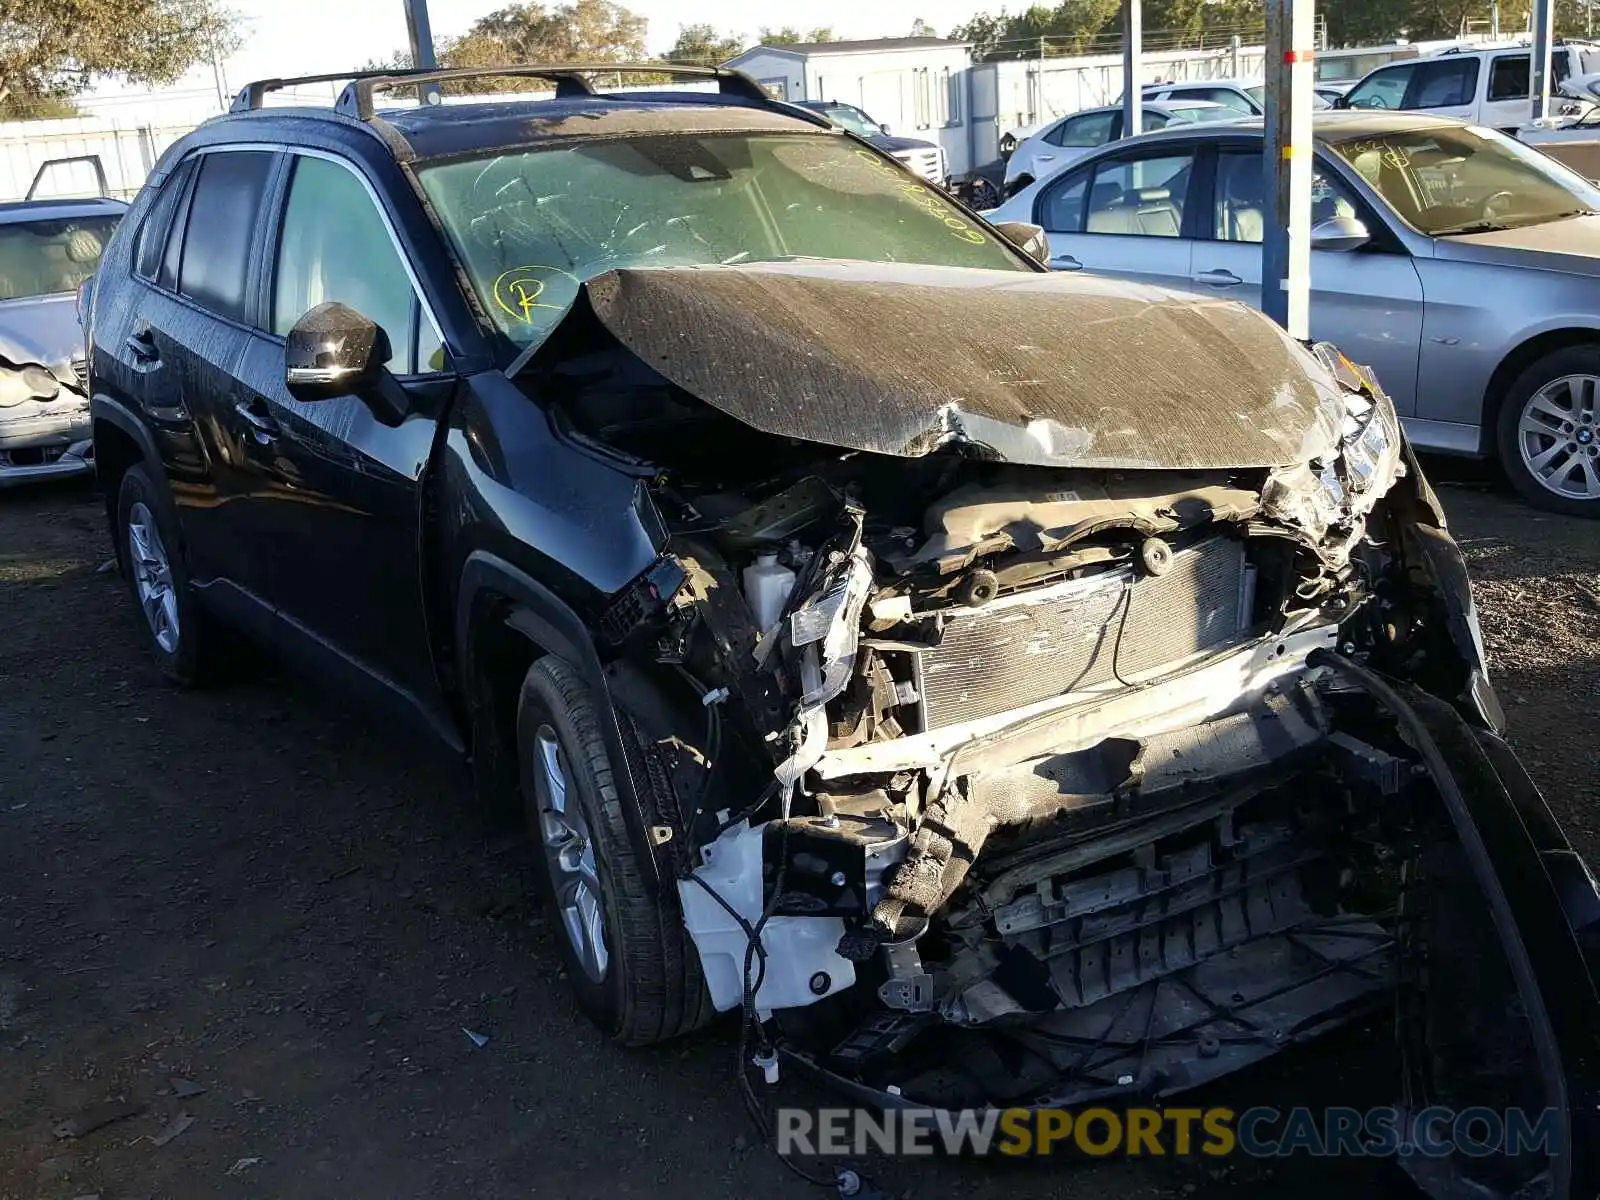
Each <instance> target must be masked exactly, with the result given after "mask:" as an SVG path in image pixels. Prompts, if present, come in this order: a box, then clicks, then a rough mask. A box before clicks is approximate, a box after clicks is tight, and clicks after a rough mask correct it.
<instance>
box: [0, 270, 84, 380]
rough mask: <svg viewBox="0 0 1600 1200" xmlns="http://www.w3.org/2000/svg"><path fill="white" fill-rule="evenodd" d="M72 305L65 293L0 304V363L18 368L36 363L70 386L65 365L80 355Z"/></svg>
mask: <svg viewBox="0 0 1600 1200" xmlns="http://www.w3.org/2000/svg"><path fill="white" fill-rule="evenodd" d="M76 302H77V297H76V296H75V295H74V294H73V293H71V292H65V293H61V294H58V295H51V296H28V297H26V298H24V299H21V300H8V301H6V302H4V303H0V359H3V360H4V361H6V362H9V363H11V364H12V365H13V366H19V367H20V366H24V365H26V364H28V363H38V364H39V365H41V366H44V367H48V368H50V370H51V371H53V372H54V373H55V374H56V375H58V376H59V377H60V378H62V379H63V380H65V381H67V382H71V381H72V378H73V376H72V372H71V368H70V366H69V363H70V361H71V359H72V358H73V357H74V356H75V355H81V354H82V353H83V330H82V329H81V328H79V326H78V312H77V303H76Z"/></svg>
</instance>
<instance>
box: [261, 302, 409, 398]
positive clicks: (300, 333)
mask: <svg viewBox="0 0 1600 1200" xmlns="http://www.w3.org/2000/svg"><path fill="white" fill-rule="evenodd" d="M393 354H394V351H393V350H392V349H391V348H390V345H389V335H388V334H387V333H385V332H384V331H383V327H382V326H380V325H378V324H377V323H376V322H374V321H373V320H372V319H371V318H369V317H366V316H363V315H362V314H361V313H359V312H357V311H356V310H355V309H353V308H351V307H350V306H349V305H348V304H340V303H339V302H338V301H337V300H329V301H327V302H325V303H322V304H319V305H317V306H316V307H315V308H313V309H310V310H308V311H307V312H305V313H304V314H303V315H302V316H301V317H300V319H299V320H298V321H296V322H295V323H294V326H293V328H291V329H290V330H289V336H288V337H287V338H285V339H284V346H283V374H284V385H285V386H286V387H287V388H288V391H289V394H290V395H291V396H293V397H294V398H295V399H296V400H299V401H302V402H304V403H313V402H315V401H318V400H331V399H333V398H334V397H336V396H356V397H358V398H359V399H361V400H362V401H363V402H365V403H366V405H367V406H368V407H369V408H371V409H372V412H373V415H374V416H376V417H377V418H378V419H379V420H380V421H382V422H384V424H386V425H394V424H399V422H400V421H401V420H402V419H403V418H404V417H405V412H406V404H405V393H404V392H403V391H402V390H401V389H400V387H399V385H398V384H396V383H395V381H394V376H392V375H391V374H390V373H389V368H388V367H387V366H386V365H385V364H386V363H387V362H388V361H389V359H390V358H391V357H392V356H393Z"/></svg>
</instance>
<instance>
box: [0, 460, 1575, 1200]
mask: <svg viewBox="0 0 1600 1200" xmlns="http://www.w3.org/2000/svg"><path fill="white" fill-rule="evenodd" d="M1450 470H1451V468H1449V467H1448V465H1446V467H1445V468H1444V471H1443V473H1449V472H1450ZM1458 473H1459V469H1458ZM1442 494H1443V495H1444V497H1445V502H1446V504H1447V505H1448V506H1449V508H1450V512H1451V517H1452V521H1453V525H1454V528H1455V530H1456V533H1457V535H1458V536H1459V537H1460V538H1461V539H1462V542H1463V544H1464V546H1465V547H1466V549H1467V552H1468V554H1469V556H1470V559H1471V561H1472V564H1473V567H1474V569H1475V573H1476V578H1477V580H1478V594H1479V598H1480V602H1481V604H1482V607H1483V610H1484V632H1485V636H1486V638H1487V641H1488V643H1489V647H1490V650H1491V653H1492V656H1493V666H1494V668H1495V671H1496V676H1495V681H1496V684H1497V686H1498V688H1499V691H1500V695H1501V697H1502V699H1503V701H1504V702H1505V705H1506V708H1507V711H1508V713H1509V715H1510V720H1511V724H1512V735H1513V738H1514V740H1515V742H1516V743H1517V745H1518V747H1519V748H1520V750H1521V751H1522V753H1523V754H1524V755H1525V757H1526V761H1527V763H1528V766H1529V768H1530V770H1531V772H1532V773H1533V775H1534V777H1535V779H1536V780H1537V781H1538V782H1539V783H1540V785H1541V786H1542V787H1543V788H1544V790H1545V792H1546V795H1547V796H1548V797H1549V798H1550V801H1551V803H1552V805H1553V806H1554V807H1555V809H1556V811H1557V814H1558V816H1559V817H1560V819H1561V820H1562V821H1563V822H1564V823H1565V825H1566V827H1567V829H1568V831H1569V834H1570V835H1571V837H1572V839H1573V841H1574V842H1575V843H1576V844H1577V845H1578V847H1579V848H1580V850H1582V851H1583V853H1584V854H1585V855H1586V856H1587V857H1589V858H1590V860H1591V861H1595V860H1596V859H1597V858H1600V817H1597V815H1596V813H1597V800H1600V784H1597V782H1596V781H1597V779H1600V771H1597V769H1596V768H1597V767H1600V749H1597V748H1600V704H1597V696H1600V658H1597V657H1596V651H1595V647H1596V646H1597V645H1600V530H1597V529H1596V527H1595V526H1593V525H1588V524H1584V523H1582V522H1577V521H1570V520H1564V519H1561V518H1556V517H1548V516H1543V515H1540V514H1538V513H1535V512H1534V511H1532V510H1530V509H1528V508H1526V507H1524V506H1523V505H1521V504H1520V503H1518V502H1517V501H1515V500H1513V499H1511V498H1509V497H1508V496H1506V495H1505V494H1502V493H1497V492H1494V491H1493V490H1491V489H1490V488H1488V487H1487V486H1486V485H1483V484H1481V483H1474V482H1472V481H1471V480H1470V479H1469V481H1468V483H1467V485H1466V486H1454V487H1446V488H1444V489H1442ZM108 557H109V550H108V545H107V540H106V536H105V532H104V528H103V516H102V513H101V510H100V507H99V502H98V498H97V497H96V496H95V495H94V494H93V493H92V491H90V490H88V489H86V488H51V489H49V490H47V491H42V492H32V493H27V494H16V493H13V494H4V493H0V616H3V619H4V622H5V635H4V640H3V643H0V646H3V649H0V1198H3V1200H12V1198H15V1200H24V1198H27V1200H32V1198H34V1197H41V1198H49V1200H55V1198H58V1197H59V1198H63V1200H70V1198H73V1197H83V1196H88V1195H98V1196H100V1197H102V1198H104V1200H124V1198H127V1200H154V1198H155V1197H186V1196H219V1197H251V1196H260V1197H270V1196H294V1197H296V1198H314V1197H340V1198H341V1200H348V1198H352V1197H357V1198H366V1197H413V1196H415V1197H423V1196H430V1197H436V1196H474V1197H499V1196H529V1195H533V1196H572V1197H590V1196H593V1197H600V1196H615V1195H651V1196H662V1197H672V1198H677V1197H682V1198H685V1200H687V1198H690V1197H695V1198H702V1197H740V1196H753V1195H760V1196H763V1197H772V1198H774V1200H777V1198H782V1197H791V1196H792V1197H800V1196H820V1195H823V1194H824V1193H822V1192H820V1191H818V1190H817V1189H815V1188H812V1187H810V1186H808V1185H807V1184H805V1183H803V1182H802V1181H800V1180H798V1179H796V1178H795V1177H793V1176H791V1175H790V1174H788V1172H787V1171H785V1170H784V1168H783V1167H782V1166H781V1165H780V1164H779V1163H778V1162H777V1160H776V1159H775V1158H773V1157H772V1156H771V1155H770V1154H769V1153H768V1152H767V1151H766V1150H765V1149H763V1148H762V1147H760V1146H757V1145H755V1144H754V1135H753V1132H752V1130H751V1128H750V1126H749V1124H748V1122H747V1120H746V1118H745V1115H744V1113H743V1111H742V1109H741V1107H740V1104H739V1100H738V1097H737V1095H736V1092H735V1089H734V1083H733V1079H734V1075H733V1072H734V1055H735V1045H734V1037H733V1034H732V1032H731V1030H730V1029H729V1028H727V1027H726V1026H721V1027H718V1028H716V1029H714V1030H712V1031H710V1032H708V1033H707V1034H705V1035H703V1036H701V1037H699V1038H696V1039H694V1040H691V1041H689V1042H687V1043H684V1044H681V1045H672V1046H669V1047H665V1048H661V1049H658V1050H654V1051H646V1052H639V1051H624V1050H621V1049H617V1048H615V1047H613V1046H611V1045H609V1044H607V1043H606V1042H604V1041H603V1040H602V1039H601V1038H600V1037H599V1036H598V1035H597V1034H596V1033H595V1032H594V1031H593V1030H592V1029H591V1028H590V1027H589V1026H588V1025H587V1024H586V1023H585V1022H584V1021H583V1020H582V1019H581V1018H579V1017H578V1016H577V1015H576V1014H575V1012H574V1011H573V1009H572V1006H571V1003H570V1001H569V999H568V994H567V990H566V987H565V984H564V982H563V981H562V980H561V979H560V977H559V972H558V968H557V961H558V960H557V956H556V953H555V946H554V944H553V942H552V940H551V939H552V936H553V934H554V931H553V929H552V926H551V925H550V923H549V921H548V920H547V918H546V916H545V915H544V914H543V913H542V912H541V911H540V909H539V907H538V904H537V902H536V901H535V899H534V897H533V894H532V885H531V880H532V877H531V874H530V862H529V859H528V858H527V855H526V850H525V848H523V847H521V846H518V845H510V846H504V847H499V848H491V847H487V846H486V845H485V844H484V841H483V838H482V834H481V829H480V826H479V824H478V822H477V819H476V817H475V815H474V813H473V811H472V808H471V804H470V798H469V793H468V789H467V787H466V779H465V772H464V769H463V768H461V767H460V766H459V765H458V764H456V763H453V762H450V761H446V760H437V759H434V758H432V757H430V756H429V752H427V751H426V750H423V749H419V748H418V747H416V746H415V745H413V744H408V743H407V742H406V741H404V740H401V739H399V738H397V737H394V736H391V735H389V734H388V733H387V732H386V731H384V730H382V729H378V728H374V727H373V726H372V725H371V724H369V723H368V722H367V721H365V720H364V719H363V716H362V714H361V713H360V712H358V711H355V710H353V709H352V708H351V707H350V706H349V705H347V704H344V703H342V702H341V701H340V700H339V699H338V698H337V697H333V696H328V695H326V694H324V693H323V692H322V691H320V690H319V689H318V688H317V687H316V686H315V685H312V684H307V683H304V682H301V681H298V680H294V679H289V678H277V677H271V676H267V677H263V678H260V679H255V680H252V681H250V682H244V683H239V684H235V685H232V686H230V687H228V688H226V689H224V690H221V691H213V692H205V693H198V692H189V693H185V692H180V691H176V690H173V689H171V688H169V687H165V686H163V685H162V684H161V683H160V682H159V681H158V679H157V677H156V674H155V672H154V670H153V669H152V667H151V665H150V663H149V662H148V661H147V660H146V658H145V657H144V656H143V654H142V652H141V650H140V648H139V643H138V641H137V640H136V637H135V628H134V625H133V622H134V620H135V615H134V613H133V610H132V607H131V605H130V604H129V602H128V601H127V599H126V596H125V593H124V591H123V585H122V583H121V581H120V579H119V578H118V577H117V576H116V575H115V574H112V573H103V572H99V571H97V568H98V567H100V566H101V564H102V563H104V562H105V561H106V560H107V558H108ZM469 1030H470V1031H472V1032H473V1033H476V1034H480V1035H484V1036H486V1037H487V1039H488V1041H487V1043H486V1044H484V1045H482V1046H479V1045H477V1044H475V1042H474V1040H473V1039H472V1038H470V1037H469V1036H468V1033H467V1032H466V1031H469ZM1386 1037H1387V1034H1386V1031H1385V1030H1384V1029H1382V1028H1381V1027H1379V1028H1375V1029H1364V1030H1354V1031H1350V1032H1349V1033H1347V1034H1345V1035H1341V1036H1340V1037H1338V1038H1335V1039H1331V1040H1329V1041H1327V1042H1325V1043H1323V1044H1321V1045H1319V1046H1316V1047H1312V1048H1309V1049H1306V1050H1303V1051H1298V1052H1295V1053H1292V1054H1287V1055H1283V1056H1280V1058H1279V1059H1278V1060H1277V1061H1276V1062H1274V1063H1272V1064H1269V1066H1268V1067H1266V1068H1264V1069H1263V1070H1260V1071H1257V1072H1254V1073H1252V1074H1251V1075H1249V1076H1248V1077H1244V1076H1241V1077H1235V1078H1234V1079H1232V1080H1229V1081H1228V1082H1227V1083H1226V1085H1225V1086H1222V1087H1218V1088H1215V1089H1212V1090H1211V1091H1210V1092H1209V1093H1207V1094H1205V1095H1204V1096H1202V1097H1201V1098H1200V1099H1201V1101H1202V1102H1215V1103H1232V1104H1236V1105H1239V1106H1240V1107H1245V1106H1248V1105H1249V1104H1254V1103H1280V1104H1282V1103H1308V1104H1312V1103H1317V1104H1320V1103H1363V1102H1365V1103H1383V1102H1385V1100H1386V1098H1387V1082H1388V1080H1387V1070H1388V1067H1387V1066H1386V1065H1385V1063H1384V1056H1383V1055H1382V1054H1381V1053H1379V1054H1376V1055H1374V1054H1372V1053H1368V1052H1367V1051H1370V1050H1371V1048H1372V1047H1373V1046H1374V1045H1376V1046H1379V1047H1382V1046H1383V1045H1384V1044H1385V1043H1384V1039H1385V1038H1386ZM1361 1063H1365V1064H1366V1065H1365V1066H1361V1065H1352V1064H1361ZM195 1089H204V1090H203V1091H196V1090H195ZM782 1094H783V1095H784V1096H785V1097H786V1098H787V1099H789V1100H790V1101H791V1102H796V1103H818V1102H823V1100H824V1099H825V1098H824V1097H821V1096H820V1095H819V1094H817V1093H815V1092H812V1091H810V1090H808V1089H807V1088H806V1087H804V1086H803V1085H800V1084H797V1083H795V1082H793V1081H791V1080H788V1079H786V1080H785V1082H784V1084H783V1085H782ZM106 1101H122V1102H126V1103H129V1104H132V1105H137V1106H139V1107H140V1111H139V1112H138V1113H137V1114H135V1115H130V1116H126V1117H124V1118H122V1119H119V1120H117V1121H115V1122H113V1123H110V1124H107V1125H105V1126H103V1127H102V1128H99V1129H97V1130H95V1131H93V1132H89V1133H86V1134H84V1135H83V1136H81V1137H78V1138H57V1137H56V1136H54V1134H53V1130H54V1129H55V1127H56V1126H57V1125H58V1124H59V1123H61V1122H62V1121H63V1120H65V1119H67V1118H68V1117H70V1116H71V1115H72V1114H74V1113H76V1112H79V1111H80V1110H83V1109H84V1108H86V1107H87V1106H90V1105H94V1104H97V1103H101V1102H106ZM184 1118H192V1122H190V1121H186V1120H184ZM174 1130H178V1132H177V1133H176V1136H173V1137H171V1138H170V1140H168V1138H167V1136H166V1135H167V1134H170V1133H172V1132H173V1131H174ZM868 1168H869V1171H870V1173H871V1177H872V1179H873V1180H874V1181H875V1182H876V1184H877V1186H878V1187H879V1188H881V1189H882V1190H883V1192H884V1193H885V1194H887V1195H893V1196H906V1195H915V1196H918V1197H940V1196H975V1197H986V1196H987V1197H1001V1196H1005V1197H1010V1198H1015V1200H1028V1198H1031V1197H1047V1196H1062V1195H1067V1194H1073V1195H1082V1194H1093V1193H1098V1194H1101V1195H1105V1196H1109V1197H1132V1196H1166V1195H1171V1196H1192V1195H1197V1194H1198V1195H1200V1196H1202V1197H1204V1196H1209V1195H1213V1194H1215V1195H1222V1194H1225V1193H1226V1194H1233V1193H1234V1192H1235V1191H1236V1190H1238V1189H1239V1188H1241V1187H1244V1188H1246V1189H1247V1190H1248V1191H1249V1193H1250V1194H1251V1195H1266V1196H1275V1195H1277V1196H1285V1197H1288V1196H1291V1195H1293V1196H1294V1197H1296V1200H1303V1198H1305V1197H1308V1196H1329V1197H1332V1196H1335V1195H1338V1196H1341V1197H1343V1196H1347V1195H1349V1194H1350V1193H1351V1192H1352V1191H1353V1190H1355V1189H1361V1190H1363V1191H1365V1192H1366V1193H1368V1194H1369V1195H1371V1196H1374V1197H1376V1196H1382V1195H1391V1194H1392V1195H1396V1196H1400V1195H1406V1194H1409V1193H1408V1189H1407V1187H1406V1186H1405V1184H1404V1182H1403V1180H1402V1178H1401V1177H1400V1175H1399V1173H1398V1171H1396V1170H1395V1169H1394V1168H1393V1167H1391V1166H1388V1165H1384V1164H1367V1163H1360V1162H1356V1163H1336V1164H1326V1163H1324V1164H1308V1163H1305V1162H1303V1161H1300V1162H1291V1163H1287V1164H1282V1165H1277V1166H1263V1165H1260V1164H1245V1165H1234V1166H1229V1167H1226V1168H1218V1167H1217V1166H1215V1164H1209V1165H1208V1164H1204V1163H1179V1162H1142V1163H1114V1164H1099V1165H1095V1166H1092V1167H1086V1166H1071V1167H1063V1166H1059V1165H1057V1166H1050V1165H1039V1164H1028V1165H1018V1164H995V1163H983V1162H965V1161H950V1160H945V1159H931V1160H929V1159H925V1160H915V1161H905V1160H902V1161H900V1162H894V1163H881V1162H880V1163H870V1164H868Z"/></svg>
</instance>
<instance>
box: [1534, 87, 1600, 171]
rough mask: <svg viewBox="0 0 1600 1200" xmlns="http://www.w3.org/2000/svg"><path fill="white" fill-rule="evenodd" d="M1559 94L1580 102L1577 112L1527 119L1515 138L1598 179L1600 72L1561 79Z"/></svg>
mask: <svg viewBox="0 0 1600 1200" xmlns="http://www.w3.org/2000/svg"><path fill="white" fill-rule="evenodd" d="M1561 95H1562V96H1563V97H1564V98H1565V99H1567V100H1577V101H1580V105H1579V111H1577V112H1570V111H1569V112H1564V113H1563V112H1560V111H1556V112H1555V113H1554V115H1552V116H1548V117H1540V118H1538V119H1536V120H1532V121H1529V122H1528V123H1527V124H1526V125H1524V126H1522V128H1520V129H1518V130H1517V140H1518V141H1519V142H1523V143H1525V144H1526V145H1529V146H1536V147H1538V148H1539V150H1541V151H1542V152H1543V153H1545V154H1548V155H1549V156H1550V157H1551V158H1553V159H1555V160H1556V161H1557V162H1561V163H1564V164H1566V165H1567V166H1569V167H1571V168H1572V169H1573V170H1574V171H1576V172H1577V173H1578V174H1580V175H1582V176H1583V177H1584V178H1585V179H1597V180H1600V74H1595V75H1579V76H1574V77H1569V78H1567V79H1565V80H1563V81H1562V84H1561ZM1559 107H1566V106H1565V105H1562V106H1559Z"/></svg>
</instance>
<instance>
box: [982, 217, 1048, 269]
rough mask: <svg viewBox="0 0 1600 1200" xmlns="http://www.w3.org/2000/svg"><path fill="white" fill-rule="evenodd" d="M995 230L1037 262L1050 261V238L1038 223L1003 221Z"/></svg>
mask: <svg viewBox="0 0 1600 1200" xmlns="http://www.w3.org/2000/svg"><path fill="white" fill-rule="evenodd" d="M994 231H995V232H996V233H998V234H999V235H1000V236H1001V237H1003V238H1005V240H1006V241H1008V242H1010V243H1011V244H1012V245H1013V246H1015V247H1016V248H1017V249H1018V250H1021V251H1022V252H1023V253H1024V254H1026V255H1027V256H1028V257H1029V258H1031V259H1033V261H1034V262H1036V263H1048V262H1049V261H1050V239H1049V237H1047V236H1046V234H1045V231H1044V230H1043V229H1041V228H1040V227H1039V226H1037V225H1030V224H1028V222H1026V221H1002V222H1000V224H998V225H996V226H995V227H994Z"/></svg>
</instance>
